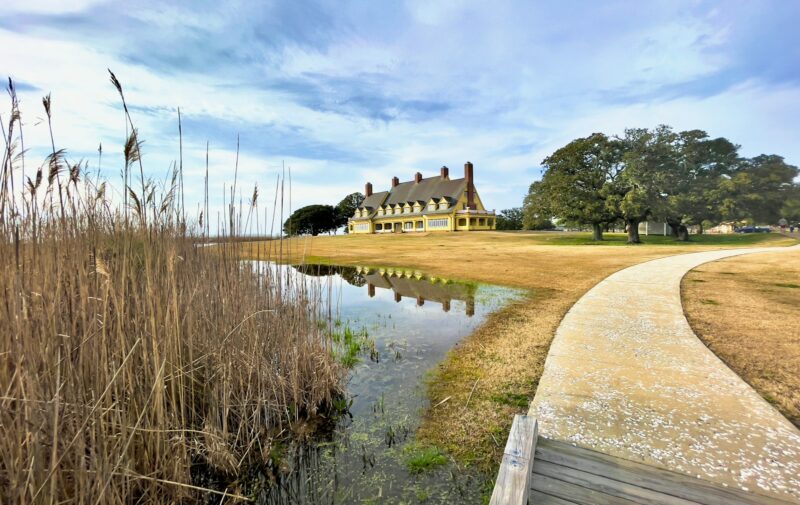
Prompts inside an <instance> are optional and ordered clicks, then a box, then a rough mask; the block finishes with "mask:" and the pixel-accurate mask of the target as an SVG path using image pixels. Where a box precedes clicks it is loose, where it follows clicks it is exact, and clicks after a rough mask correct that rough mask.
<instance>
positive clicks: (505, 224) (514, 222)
mask: <svg viewBox="0 0 800 505" xmlns="http://www.w3.org/2000/svg"><path fill="white" fill-rule="evenodd" d="M522 221H523V215H522V207H514V208H513V209H505V210H501V211H500V212H499V213H498V214H497V219H496V224H495V228H496V229H498V230H521V229H522V226H523V222H522Z"/></svg>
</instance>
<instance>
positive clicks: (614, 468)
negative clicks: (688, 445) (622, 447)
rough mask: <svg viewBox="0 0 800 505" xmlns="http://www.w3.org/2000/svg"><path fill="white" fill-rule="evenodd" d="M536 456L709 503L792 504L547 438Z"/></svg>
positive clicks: (543, 440)
mask: <svg viewBox="0 0 800 505" xmlns="http://www.w3.org/2000/svg"><path fill="white" fill-rule="evenodd" d="M535 458H536V460H541V461H548V462H551V463H556V464H559V465H563V466H568V467H572V468H576V469H578V470H582V471H584V472H589V473H593V474H596V475H602V476H604V477H608V478H611V479H614V480H619V481H622V482H626V483H628V484H632V485H635V486H639V487H643V488H647V489H650V490H653V491H658V492H660V493H664V494H668V495H671V496H676V497H678V498H683V499H685V500H689V501H694V502H698V503H704V504H707V505H753V504H757V505H786V504H788V503H791V502H789V501H784V500H781V499H778V498H774V497H770V496H765V495H761V494H755V493H748V492H746V491H742V490H739V489H734V488H729V487H724V486H721V485H719V484H715V483H713V482H708V481H704V480H701V479H697V478H695V477H692V476H689V475H683V474H679V473H676V472H671V471H669V470H665V469H663V468H658V467H655V466H650V465H645V464H643V463H638V462H635V461H630V460H626V459H622V458H617V457H614V456H609V455H607V454H602V453H599V452H597V451H592V450H590V449H585V448H582V447H575V446H573V445H571V444H568V443H565V442H558V441H554V440H547V439H544V438H542V439H540V440H539V443H538V444H537V447H536V453H535ZM534 471H535V470H534Z"/></svg>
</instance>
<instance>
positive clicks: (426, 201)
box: [347, 161, 496, 233]
mask: <svg viewBox="0 0 800 505" xmlns="http://www.w3.org/2000/svg"><path fill="white" fill-rule="evenodd" d="M449 172H450V169H448V168H447V167H442V169H441V173H440V175H438V176H436V177H428V178H426V179H423V178H422V174H421V173H419V172H417V173H416V175H415V176H414V180H413V181H408V182H402V183H401V182H400V180H399V179H398V178H397V177H393V178H392V188H391V189H390V190H389V191H381V192H379V193H373V192H372V184H371V183H369V182H368V183H367V184H366V186H365V188H364V190H365V191H364V193H365V198H364V201H363V202H361V205H360V206H359V207H358V209H356V212H355V214H354V215H353V217H352V218H350V220H349V221H348V223H347V227H348V231H349V232H350V233H419V232H429V231H476V230H494V229H495V225H496V223H495V213H494V211H493V210H492V211H487V210H486V208H485V207H484V206H483V202H481V198H480V196H478V192H477V190H476V189H475V184H474V177H473V167H472V163H470V162H469V161H468V162H467V163H466V164H464V177H463V178H461V179H450V173H449Z"/></svg>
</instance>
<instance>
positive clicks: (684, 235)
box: [677, 225, 689, 242]
mask: <svg viewBox="0 0 800 505" xmlns="http://www.w3.org/2000/svg"><path fill="white" fill-rule="evenodd" d="M677 240H678V241H679V242H688V241H689V228H687V227H686V226H684V225H680V226H678V238H677Z"/></svg>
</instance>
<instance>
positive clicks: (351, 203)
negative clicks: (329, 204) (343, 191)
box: [336, 192, 364, 231]
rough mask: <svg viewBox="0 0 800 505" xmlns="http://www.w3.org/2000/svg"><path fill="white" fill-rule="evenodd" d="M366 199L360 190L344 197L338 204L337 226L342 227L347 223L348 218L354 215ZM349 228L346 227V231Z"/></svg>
mask: <svg viewBox="0 0 800 505" xmlns="http://www.w3.org/2000/svg"><path fill="white" fill-rule="evenodd" d="M363 201H364V195H362V194H361V193H359V192H355V193H350V194H349V195H347V196H346V197H344V198H342V201H341V202H339V203H338V204H337V205H336V226H337V228H338V227H341V226H345V225H347V220H348V219H350V218H351V217H353V214H355V213H356V209H357V208H358V206H359V205H361V202H363ZM346 230H347V229H346V228H345V231H346Z"/></svg>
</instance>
